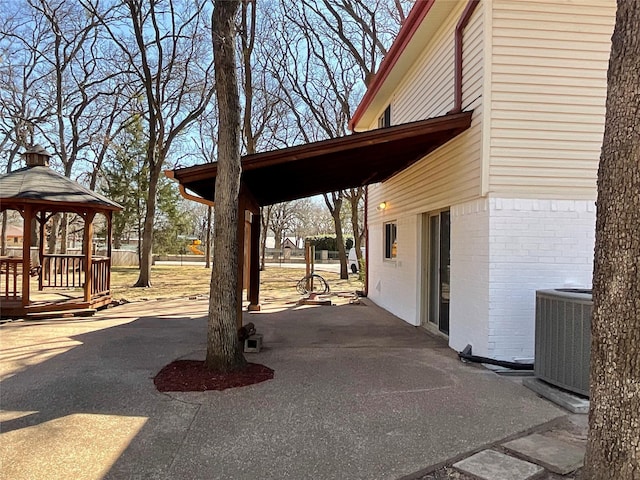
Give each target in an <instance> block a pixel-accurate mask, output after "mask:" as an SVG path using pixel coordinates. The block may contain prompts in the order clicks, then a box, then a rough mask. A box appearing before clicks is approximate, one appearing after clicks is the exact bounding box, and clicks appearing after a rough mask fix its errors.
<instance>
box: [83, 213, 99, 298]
mask: <svg viewBox="0 0 640 480" xmlns="http://www.w3.org/2000/svg"><path fill="white" fill-rule="evenodd" d="M95 215H96V214H95V212H87V213H86V214H85V215H84V237H83V239H82V250H83V252H84V301H85V302H87V303H90V302H91V283H92V280H93V279H92V278H91V261H92V257H93V249H92V248H91V247H92V246H93V218H94V217H95Z"/></svg>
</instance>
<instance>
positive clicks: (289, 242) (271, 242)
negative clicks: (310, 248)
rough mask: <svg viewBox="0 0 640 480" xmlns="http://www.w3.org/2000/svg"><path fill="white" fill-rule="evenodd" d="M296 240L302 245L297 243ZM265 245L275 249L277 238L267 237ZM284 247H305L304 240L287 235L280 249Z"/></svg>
mask: <svg viewBox="0 0 640 480" xmlns="http://www.w3.org/2000/svg"><path fill="white" fill-rule="evenodd" d="M296 242H297V244H298V245H300V246H298V245H296ZM265 247H266V248H269V249H275V248H276V239H275V238H274V237H267V238H266V241H265ZM284 248H304V240H298V239H296V238H293V237H285V239H284V240H283V241H282V242H281V244H280V246H279V247H278V249H280V250H282V249H284Z"/></svg>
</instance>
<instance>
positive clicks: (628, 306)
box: [584, 0, 640, 480]
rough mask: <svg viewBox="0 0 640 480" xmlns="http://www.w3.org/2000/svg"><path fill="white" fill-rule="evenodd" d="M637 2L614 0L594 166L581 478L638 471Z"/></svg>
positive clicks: (623, 477) (629, 476)
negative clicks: (586, 429) (590, 312)
mask: <svg viewBox="0 0 640 480" xmlns="http://www.w3.org/2000/svg"><path fill="white" fill-rule="evenodd" d="M638 32H640V3H639V2H636V1H631V2H629V1H626V0H619V1H618V10H617V14H616V26H615V30H614V33H613V37H612V48H611V56H610V59H609V71H608V88H607V107H606V108H607V110H606V119H605V129H604V140H603V144H602V153H601V156H600V168H599V170H598V208H597V214H596V246H595V258H594V272H593V319H592V327H591V332H592V336H591V408H590V411H589V437H588V445H587V456H586V466H585V476H584V478H585V479H590V480H605V479H612V478H615V479H616V480H635V479H638V478H640V314H639V313H638V312H640V281H639V280H640V95H639V92H640V76H638V65H639V64H640V36H639V35H638Z"/></svg>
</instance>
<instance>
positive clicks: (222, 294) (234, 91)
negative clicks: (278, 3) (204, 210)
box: [205, 0, 246, 372]
mask: <svg viewBox="0 0 640 480" xmlns="http://www.w3.org/2000/svg"><path fill="white" fill-rule="evenodd" d="M239 6H240V0H215V3H214V8H213V20H212V31H213V56H214V61H215V79H216V84H217V93H216V98H217V103H218V112H219V119H220V123H219V129H218V173H217V177H216V190H215V205H216V210H215V215H216V219H215V225H214V241H215V245H216V248H215V249H214V252H213V268H212V272H211V289H210V299H209V322H208V330H207V358H206V361H205V364H206V366H207V368H210V369H213V370H216V371H221V372H228V371H232V370H237V369H239V368H242V367H243V366H244V365H245V364H246V360H245V358H244V355H243V354H242V350H241V348H240V344H239V342H238V332H237V326H238V325H237V322H238V318H237V315H238V304H239V302H240V301H241V299H240V298H238V281H239V278H238V228H237V224H238V207H239V200H238V195H239V193H240V174H241V170H242V167H241V163H240V99H239V95H238V80H237V73H236V63H235V60H236V59H235V27H234V21H235V16H236V13H237V11H238V8H239Z"/></svg>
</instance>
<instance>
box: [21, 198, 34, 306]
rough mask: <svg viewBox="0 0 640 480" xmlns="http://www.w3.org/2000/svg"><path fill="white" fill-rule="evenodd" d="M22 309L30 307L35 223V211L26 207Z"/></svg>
mask: <svg viewBox="0 0 640 480" xmlns="http://www.w3.org/2000/svg"><path fill="white" fill-rule="evenodd" d="M22 220H23V222H24V223H23V228H22V235H23V236H22V307H23V308H26V307H28V306H29V303H30V299H29V279H30V277H29V270H30V269H31V240H32V239H31V222H32V221H33V210H32V209H31V206H29V205H26V206H25V207H24V211H23V212H22Z"/></svg>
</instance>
